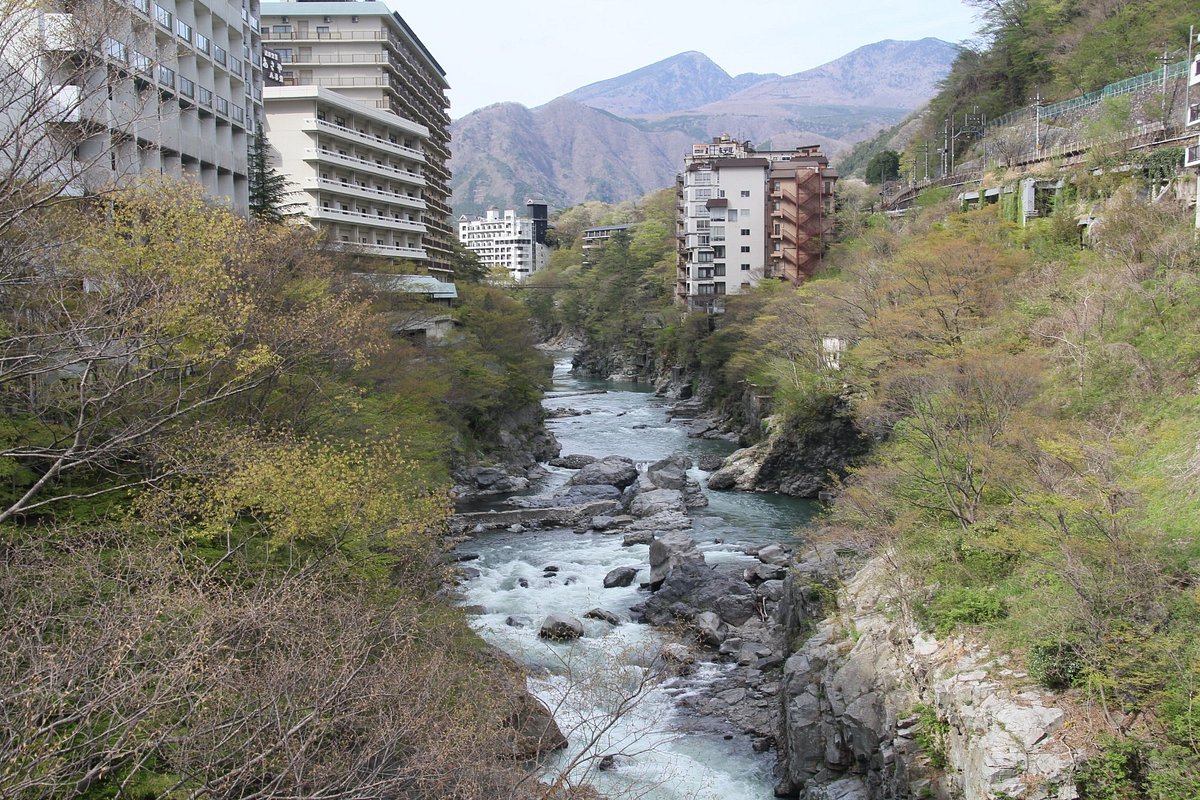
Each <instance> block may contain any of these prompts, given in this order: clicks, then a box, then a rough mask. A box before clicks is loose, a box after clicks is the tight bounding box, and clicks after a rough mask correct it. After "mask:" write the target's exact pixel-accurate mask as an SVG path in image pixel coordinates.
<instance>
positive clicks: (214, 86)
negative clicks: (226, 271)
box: [0, 0, 263, 214]
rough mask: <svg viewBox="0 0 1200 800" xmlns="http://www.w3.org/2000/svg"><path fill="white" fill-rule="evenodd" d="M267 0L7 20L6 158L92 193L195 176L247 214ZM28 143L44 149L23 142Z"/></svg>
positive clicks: (80, 5) (36, 13) (188, 1)
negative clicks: (155, 178) (158, 178)
mask: <svg viewBox="0 0 1200 800" xmlns="http://www.w3.org/2000/svg"><path fill="white" fill-rule="evenodd" d="M257 17H258V0H228V1H226V0H129V2H127V3H116V2H101V0H94V1H89V0H85V1H84V2H66V0H63V2H61V3H59V4H58V7H57V8H56V7H55V3H54V2H48V3H45V4H42V5H40V7H36V10H35V6H32V5H31V6H29V7H28V8H26V9H24V10H21V11H13V12H12V13H11V15H10V16H9V18H8V19H6V20H3V24H2V27H0V35H3V36H4V37H5V39H6V41H5V43H4V47H3V50H2V53H0V59H2V60H4V61H7V62H8V63H7V64H0V68H3V69H7V70H8V76H7V78H6V80H5V81H4V85H3V88H2V92H3V96H0V105H3V106H4V109H3V112H2V114H0V127H3V128H4V135H5V141H6V142H7V144H6V145H5V153H4V154H3V157H2V161H3V167H4V169H5V170H6V171H8V172H10V173H15V174H16V175H21V174H22V173H30V172H36V175H33V176H32V177H36V178H37V179H39V180H42V181H45V182H47V183H50V184H57V185H58V186H59V187H60V188H61V189H62V190H63V191H65V192H67V193H71V194H83V193H89V192H95V191H99V190H101V189H104V188H108V187H111V186H116V185H121V184H124V183H128V182H130V181H132V180H133V179H136V178H138V177H145V176H150V175H166V176H170V177H175V178H180V177H190V178H192V179H195V180H196V181H198V182H200V183H201V184H202V185H203V186H204V188H205V190H206V191H207V192H208V193H209V194H210V195H212V196H214V197H216V198H218V199H220V200H223V201H224V202H227V203H228V204H230V205H231V206H232V207H233V208H234V210H236V211H238V212H240V213H243V214H245V213H247V211H248V205H249V186H248V176H247V161H248V158H247V147H248V144H249V139H250V136H251V135H252V134H253V131H254V128H255V125H257V124H258V123H259V121H260V120H261V117H262V85H263V83H262V71H261V56H262V47H261V43H260V41H259V35H258V18H257ZM22 148H33V149H38V150H39V152H28V151H26V152H22Z"/></svg>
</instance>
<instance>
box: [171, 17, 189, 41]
mask: <svg viewBox="0 0 1200 800" xmlns="http://www.w3.org/2000/svg"><path fill="white" fill-rule="evenodd" d="M175 35H176V36H178V37H179V38H180V39H183V40H184V41H185V42H188V43H191V41H192V26H191V25H188V24H187V23H186V22H184V21H183V20H181V19H177V20H175Z"/></svg>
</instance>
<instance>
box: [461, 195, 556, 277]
mask: <svg viewBox="0 0 1200 800" xmlns="http://www.w3.org/2000/svg"><path fill="white" fill-rule="evenodd" d="M529 206H530V209H531V213H530V216H528V217H518V216H517V212H516V211H514V210H512V209H507V210H505V211H503V212H501V211H499V210H498V209H495V208H492V209H489V210H488V212H487V214H486V215H485V216H483V217H468V216H467V215H465V214H464V215H463V216H461V217H459V219H458V240H459V241H460V242H462V243H463V245H464V246H465V247H466V248H467V249H468V250H470V251H472V252H473V253H475V255H477V256H479V261H480V263H482V264H483V265H484V266H486V267H488V268H489V269H494V268H497V267H499V268H503V269H506V270H508V271H509V273H510V274H511V275H512V277H513V280H516V281H523V280H525V279H526V278H528V277H529V276H530V275H532V274H533V273H535V272H537V271H538V270H540V269H542V268H543V267H545V266H546V263H547V261H548V259H549V250H548V248H547V247H546V226H545V224H544V223H545V221H546V206H544V205H541V204H537V203H530V204H529ZM539 209H540V212H539ZM539 213H540V216H539ZM539 222H540V223H543V224H539Z"/></svg>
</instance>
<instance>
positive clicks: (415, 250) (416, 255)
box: [334, 242, 429, 261]
mask: <svg viewBox="0 0 1200 800" xmlns="http://www.w3.org/2000/svg"><path fill="white" fill-rule="evenodd" d="M334 246H335V247H336V248H338V249H340V250H355V251H357V252H360V253H369V254H370V255H373V256H391V257H393V258H412V259H416V260H418V261H424V260H425V259H427V258H429V254H428V253H426V252H425V251H424V250H423V249H422V248H420V247H401V246H400V245H395V244H354V243H353V242H334Z"/></svg>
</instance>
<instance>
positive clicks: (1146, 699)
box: [699, 182, 1200, 800]
mask: <svg viewBox="0 0 1200 800" xmlns="http://www.w3.org/2000/svg"><path fill="white" fill-rule="evenodd" d="M1136 188H1137V184H1136V182H1135V183H1131V184H1128V185H1125V186H1123V187H1120V188H1118V189H1117V190H1116V191H1115V194H1114V195H1113V196H1111V197H1108V198H1101V197H1095V196H1093V197H1091V198H1090V202H1092V203H1095V204H1098V206H1097V207H1102V208H1103V211H1102V214H1103V217H1104V224H1103V226H1102V228H1101V229H1100V231H1099V233H1098V235H1097V238H1096V240H1095V242H1094V245H1093V246H1092V247H1089V248H1088V249H1080V248H1079V247H1078V244H1077V242H1078V240H1077V232H1076V228H1075V224H1074V214H1075V212H1076V209H1075V207H1074V204H1073V203H1070V202H1065V201H1064V202H1062V203H1061V204H1060V208H1059V209H1058V211H1057V213H1056V214H1055V215H1053V216H1051V217H1050V218H1048V219H1043V220H1037V221H1036V222H1034V223H1031V225H1030V226H1029V227H1027V228H1021V227H1018V226H1016V225H1015V224H1013V223H1011V222H1009V221H1007V220H1006V219H1005V216H1006V214H1005V212H1006V209H1005V208H1004V206H1003V205H1001V206H1000V207H993V208H988V209H984V210H980V211H972V212H969V213H958V212H957V211H955V210H953V209H951V208H948V207H946V206H939V207H935V208H932V209H929V210H927V211H925V212H923V213H922V214H921V215H920V216H918V217H916V218H913V219H910V220H906V221H903V222H900V223H890V222H885V221H884V220H882V219H877V220H875V221H874V223H873V224H872V225H871V226H869V227H868V228H866V229H865V230H864V232H863V234H862V235H861V236H859V237H857V238H854V239H852V240H849V241H847V242H845V243H844V244H842V245H841V246H839V247H838V248H837V250H836V252H835V254H834V256H833V258H832V262H833V266H832V268H831V269H829V270H828V271H827V272H826V273H825V274H824V275H822V276H820V277H819V278H818V279H816V280H813V281H810V282H809V283H807V284H805V285H804V286H803V287H801V288H800V289H798V290H790V289H787V288H784V287H779V286H771V287H765V288H763V289H762V290H760V291H757V292H755V293H754V294H752V295H749V296H746V297H743V298H730V299H729V300H730V302H729V310H728V312H727V313H726V315H725V317H726V318H725V320H724V321H723V322H722V324H721V326H720V327H719V329H718V330H717V331H716V332H715V333H714V334H713V335H712V336H710V337H708V339H707V340H706V341H705V342H704V343H703V344H702V345H701V346H700V348H699V358H700V361H701V363H703V364H704V365H705V366H706V367H707V368H709V369H715V370H717V372H718V373H719V374H720V376H721V382H722V384H723V385H725V386H729V385H731V384H732V383H733V382H736V381H738V380H742V379H746V380H751V381H753V382H754V383H756V384H758V385H759V386H760V387H761V389H760V390H761V391H765V392H774V393H775V395H776V397H777V401H778V405H779V407H780V409H781V411H782V413H783V414H785V415H787V416H789V417H791V418H793V419H795V418H799V419H803V418H804V417H805V415H808V414H811V413H813V412H812V411H811V409H815V408H819V407H820V405H821V403H822V402H824V401H826V400H828V399H829V398H831V397H834V396H841V397H844V398H847V399H848V400H849V401H850V403H851V407H852V408H853V413H854V414H855V416H856V418H857V420H858V422H859V425H860V426H861V427H863V428H864V429H866V430H868V431H870V432H872V433H873V434H874V435H875V437H876V438H877V439H878V440H879V441H880V442H881V444H880V445H879V446H878V447H877V450H876V452H875V454H874V456H873V458H872V459H871V460H870V461H869V462H868V463H866V464H865V465H863V466H862V467H860V468H858V469H856V470H854V471H853V472H852V473H851V475H850V476H849V477H848V478H847V479H846V480H845V481H844V482H843V484H842V485H841V486H840V491H839V497H838V500H837V502H836V504H835V505H834V507H833V508H832V510H831V512H830V514H829V516H828V519H827V521H826V530H825V532H824V534H823V535H824V536H827V537H828V538H830V539H831V540H833V541H837V542H840V543H843V544H847V545H850V546H853V547H856V548H865V549H868V550H871V551H874V552H877V553H880V554H884V555H886V556H887V558H888V559H889V561H890V563H892V564H893V565H894V566H895V568H896V570H897V574H898V575H904V576H906V579H905V580H906V584H905V585H906V586H908V587H909V592H908V594H907V595H906V601H905V603H904V605H903V607H902V608H899V609H896V611H897V612H898V613H903V614H907V615H911V616H912V618H914V619H916V620H917V621H918V622H920V623H921V624H923V625H924V626H926V627H928V628H929V629H930V630H933V631H936V632H939V633H942V634H946V633H949V632H951V631H957V630H960V629H964V628H971V629H974V630H975V631H976V635H980V636H984V637H988V638H991V639H993V640H994V641H995V642H996V643H997V645H998V646H999V647H1000V648H1002V649H1005V650H1009V651H1012V652H1015V653H1017V654H1019V655H1020V656H1022V657H1023V658H1024V660H1025V663H1026V665H1027V668H1028V670H1029V673H1030V674H1031V676H1033V677H1034V678H1035V679H1037V680H1039V681H1041V682H1042V683H1043V684H1044V685H1046V686H1048V687H1051V688H1055V689H1059V690H1062V691H1065V692H1066V693H1067V695H1068V697H1067V699H1066V702H1068V703H1071V704H1073V705H1074V706H1075V707H1076V708H1077V711H1078V715H1079V717H1078V722H1076V723H1075V725H1076V728H1075V729H1074V730H1073V731H1072V732H1071V733H1070V734H1068V735H1069V736H1072V737H1073V741H1074V742H1075V743H1077V744H1078V745H1079V746H1080V747H1081V749H1082V750H1083V751H1084V752H1086V753H1089V754H1090V755H1091V757H1090V758H1089V759H1088V760H1087V761H1086V762H1085V763H1084V765H1083V767H1082V769H1081V772H1080V788H1081V791H1082V792H1083V796H1084V797H1085V798H1089V799H1094V798H1133V797H1150V798H1159V800H1167V798H1170V799H1171V800H1183V798H1186V797H1194V796H1196V793H1197V791H1200V746H1198V745H1197V742H1198V741H1200V738H1198V737H1197V732H1198V731H1200V714H1197V711H1196V709H1197V708H1198V707H1200V648H1198V647H1197V644H1196V643H1197V642H1198V641H1200V614H1198V612H1200V607H1198V601H1200V594H1198V593H1197V588H1196V587H1197V585H1198V584H1200V535H1198V534H1197V530H1200V495H1198V494H1197V492H1196V475H1197V469H1198V467H1197V464H1198V458H1197V452H1200V443H1198V440H1197V437H1196V434H1195V431H1196V430H1197V428H1198V426H1200V407H1198V406H1197V403H1196V400H1195V394H1196V381H1197V378H1198V377H1200V376H1198V373H1197V365H1198V364H1200V323H1198V319H1200V317H1198V315H1197V314H1196V309H1197V308H1198V307H1200V245H1197V243H1196V241H1195V239H1194V236H1193V234H1194V230H1193V229H1192V226H1191V222H1192V220H1191V219H1190V214H1184V213H1181V210H1180V209H1177V208H1173V207H1168V206H1166V205H1161V204H1158V205H1156V204H1150V203H1148V202H1147V201H1146V200H1145V199H1144V198H1142V197H1139V196H1138V195H1137V194H1136V191H1135V190H1136ZM827 337H837V338H839V339H840V340H841V341H842V342H843V343H844V346H845V349H844V352H842V353H841V355H840V358H839V365H840V368H839V369H831V368H829V367H828V365H827V361H826V355H827V353H828V350H827V348H825V347H824V344H823V342H824V340H825V339H826V338H827ZM914 586H915V587H917V588H916V590H915V591H914V590H913V587H914Z"/></svg>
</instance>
